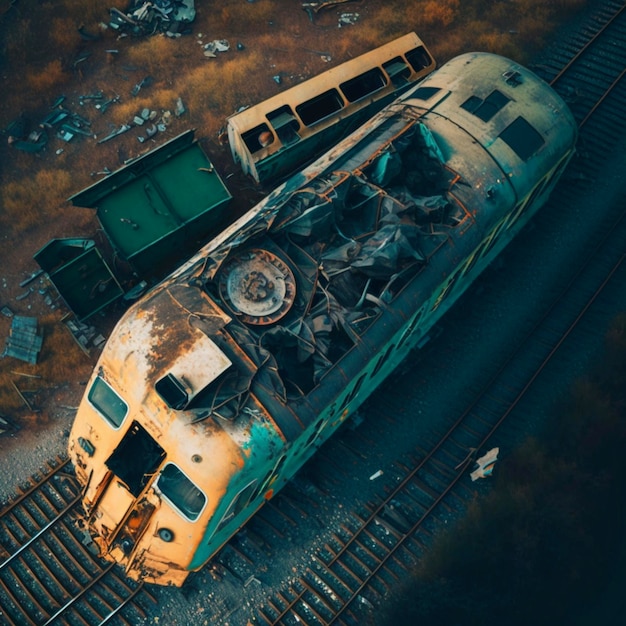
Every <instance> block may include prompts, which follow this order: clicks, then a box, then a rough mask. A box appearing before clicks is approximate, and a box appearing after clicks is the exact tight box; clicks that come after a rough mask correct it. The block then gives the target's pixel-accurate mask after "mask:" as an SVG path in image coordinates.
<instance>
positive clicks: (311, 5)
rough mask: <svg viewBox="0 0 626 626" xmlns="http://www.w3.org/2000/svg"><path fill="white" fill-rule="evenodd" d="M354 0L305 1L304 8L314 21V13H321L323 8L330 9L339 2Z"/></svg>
mask: <svg viewBox="0 0 626 626" xmlns="http://www.w3.org/2000/svg"><path fill="white" fill-rule="evenodd" d="M352 1H353V0H319V1H318V2H303V3H302V8H303V9H304V10H305V11H306V12H307V13H308V15H309V18H310V20H311V21H313V14H315V13H319V12H320V11H321V10H322V9H328V8H330V7H333V6H335V5H337V4H344V3H345V2H352Z"/></svg>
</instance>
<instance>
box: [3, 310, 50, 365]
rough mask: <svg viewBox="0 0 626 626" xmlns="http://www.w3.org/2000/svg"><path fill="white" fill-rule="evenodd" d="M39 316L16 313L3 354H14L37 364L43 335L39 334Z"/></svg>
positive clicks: (17, 357) (18, 357)
mask: <svg viewBox="0 0 626 626" xmlns="http://www.w3.org/2000/svg"><path fill="white" fill-rule="evenodd" d="M37 332H38V328H37V318H36V317H25V316H23V315H15V316H13V319H12V321H11V330H10V331H9V337H8V338H7V344H6V347H5V349H4V352H3V353H2V356H3V357H5V356H12V357H15V358H16V359H20V360H21V361H26V362H27V363H31V364H35V363H37V357H38V355H39V351H40V350H41V344H42V343H43V337H42V336H40V335H38V334H37Z"/></svg>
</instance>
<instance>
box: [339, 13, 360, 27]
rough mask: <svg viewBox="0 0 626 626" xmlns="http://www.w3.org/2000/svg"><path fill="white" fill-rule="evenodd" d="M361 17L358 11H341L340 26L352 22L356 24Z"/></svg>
mask: <svg viewBox="0 0 626 626" xmlns="http://www.w3.org/2000/svg"><path fill="white" fill-rule="evenodd" d="M358 19H359V14H358V13H341V14H340V15H339V24H338V28H341V27H342V26H349V25H351V24H356V23H357V21H358Z"/></svg>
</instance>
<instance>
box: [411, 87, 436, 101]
mask: <svg viewBox="0 0 626 626" xmlns="http://www.w3.org/2000/svg"><path fill="white" fill-rule="evenodd" d="M440 91H441V89H440V88H439V87H418V88H417V89H416V90H415V91H414V92H413V93H412V94H411V97H412V98H418V99H420V100H430V99H431V98H432V97H433V96H434V95H435V94H437V93H439V92H440Z"/></svg>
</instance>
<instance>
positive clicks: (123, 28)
mask: <svg viewBox="0 0 626 626" xmlns="http://www.w3.org/2000/svg"><path fill="white" fill-rule="evenodd" d="M109 14H110V16H111V18H110V21H109V26H110V27H111V28H112V29H113V30H116V31H119V32H121V33H123V34H125V33H126V32H128V33H130V34H132V35H154V34H155V33H156V32H162V33H165V34H166V35H168V36H169V37H177V36H180V35H182V34H186V33H187V32H189V24H191V23H192V22H193V21H194V20H195V19H196V9H195V3H194V0H153V1H152V2H149V1H145V0H131V2H130V3H129V5H128V7H127V9H126V10H125V11H120V10H119V9H118V8H115V7H113V8H111V9H109Z"/></svg>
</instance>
